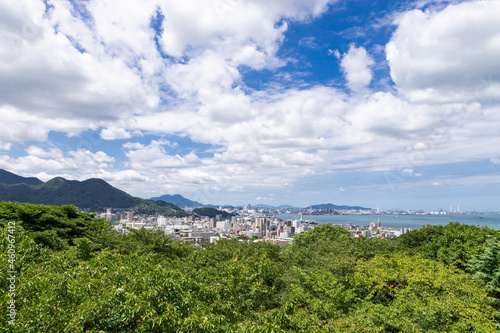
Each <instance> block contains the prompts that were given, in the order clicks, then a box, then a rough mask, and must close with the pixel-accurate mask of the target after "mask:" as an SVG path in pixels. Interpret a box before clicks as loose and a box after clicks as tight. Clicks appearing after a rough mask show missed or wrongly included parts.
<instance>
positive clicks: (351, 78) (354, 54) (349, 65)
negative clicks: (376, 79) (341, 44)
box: [337, 44, 375, 92]
mask: <svg viewBox="0 0 500 333" xmlns="http://www.w3.org/2000/svg"><path fill="white" fill-rule="evenodd" d="M337 54H338V52H337ZM374 64H375V61H374V60H373V58H372V57H371V56H370V55H369V54H368V52H367V51H366V49H365V48H364V47H356V46H355V45H354V44H351V45H350V46H349V51H348V52H347V53H346V54H344V55H343V56H342V60H341V61H340V66H341V67H342V71H343V72H344V74H345V77H346V80H347V86H348V87H349V89H351V90H352V91H354V92H358V91H363V90H364V89H366V87H367V86H368V85H369V84H370V82H371V80H372V77H373V74H372V71H371V69H370V67H371V66H373V65H374Z"/></svg>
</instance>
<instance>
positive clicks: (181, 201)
mask: <svg viewBox="0 0 500 333" xmlns="http://www.w3.org/2000/svg"><path fill="white" fill-rule="evenodd" d="M149 200H154V201H158V200H162V201H165V202H170V203H172V204H174V205H176V206H179V207H192V208H197V207H205V205H204V204H201V203H199V202H198V201H192V200H189V199H186V198H184V197H183V196H182V195H180V194H174V195H170V194H165V195H162V196H161V197H154V198H151V199H149Z"/></svg>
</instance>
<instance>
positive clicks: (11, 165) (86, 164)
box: [0, 146, 115, 180]
mask: <svg viewBox="0 0 500 333" xmlns="http://www.w3.org/2000/svg"><path fill="white" fill-rule="evenodd" d="M27 153H28V154H29V155H27V156H21V157H10V156H6V155H0V168H2V169H6V170H12V171H13V172H20V173H23V174H31V175H33V174H40V172H39V170H43V173H41V174H42V176H43V175H44V178H45V179H47V178H52V177H55V176H65V177H67V178H70V179H79V180H83V179H86V178H90V177H92V175H96V174H97V173H99V170H104V169H110V168H112V167H113V165H114V162H115V159H114V157H112V156H109V155H107V154H106V153H104V152H102V151H98V152H95V153H92V152H90V151H88V150H86V149H79V150H76V151H70V152H68V153H63V152H62V151H61V150H60V149H58V148H51V149H49V150H43V149H41V148H39V147H36V146H31V147H29V148H28V149H27ZM37 170H38V172H37Z"/></svg>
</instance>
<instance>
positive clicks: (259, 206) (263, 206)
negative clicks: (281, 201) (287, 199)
mask: <svg viewBox="0 0 500 333" xmlns="http://www.w3.org/2000/svg"><path fill="white" fill-rule="evenodd" d="M252 207H255V208H276V207H274V206H269V205H265V204H258V205H254V206H252Z"/></svg>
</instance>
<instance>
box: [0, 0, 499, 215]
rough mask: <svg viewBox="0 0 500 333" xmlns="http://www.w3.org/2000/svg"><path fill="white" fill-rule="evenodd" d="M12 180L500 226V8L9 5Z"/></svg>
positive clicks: (1, 58)
mask: <svg viewBox="0 0 500 333" xmlns="http://www.w3.org/2000/svg"><path fill="white" fill-rule="evenodd" d="M0 17H1V19H0V40H1V41H2V42H1V43H0V114H1V118H0V124H1V126H2V131H0V168H1V169H6V170H8V171H10V172H14V173H16V174H19V175H23V176H26V177H30V176H35V177H38V178H40V179H41V180H43V181H47V180H49V179H51V178H53V177H56V176H62V177H65V178H67V179H75V180H85V179H88V178H102V179H104V180H106V181H107V182H109V183H110V184H112V185H113V186H115V187H118V188H120V189H122V190H125V191H126V192H128V193H130V194H132V195H135V196H140V197H143V198H150V197H157V196H161V195H163V194H176V193H178V194H182V195H183V196H185V197H187V198H189V199H191V200H196V201H199V202H202V203H212V204H233V205H240V204H252V205H257V204H268V205H273V206H279V205H282V204H288V205H294V206H298V207H305V206H308V205H309V203H310V202H312V203H313V204H314V203H328V202H331V203H335V204H339V205H342V204H346V205H361V206H365V207H371V208H376V207H377V206H378V207H380V209H425V210H437V209H440V208H441V209H444V210H448V209H449V208H450V205H452V206H453V208H454V209H457V207H458V205H460V209H461V210H462V211H472V210H478V211H498V210H500V209H499V208H498V202H499V199H500V193H499V188H500V187H499V182H500V169H499V168H500V152H499V149H498V147H499V146H500V136H499V134H498V128H500V112H499V111H500V103H499V102H500V57H499V56H498V55H499V54H500V21H499V20H498V17H500V2H498V1H440V0H436V1H427V0H422V1H404V2H402V1H379V2H372V1H364V0H359V1H328V0H311V1H299V0H291V1H260V0H252V1H246V0H245V1H243V0H216V1H203V0H183V1H173V0H165V1H155V0H151V1H149V0H148V1H138V0H137V1H131V0H123V1H120V2H110V1H102V0H91V1H64V0H47V1H38V0H4V1H2V2H1V3H0Z"/></svg>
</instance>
